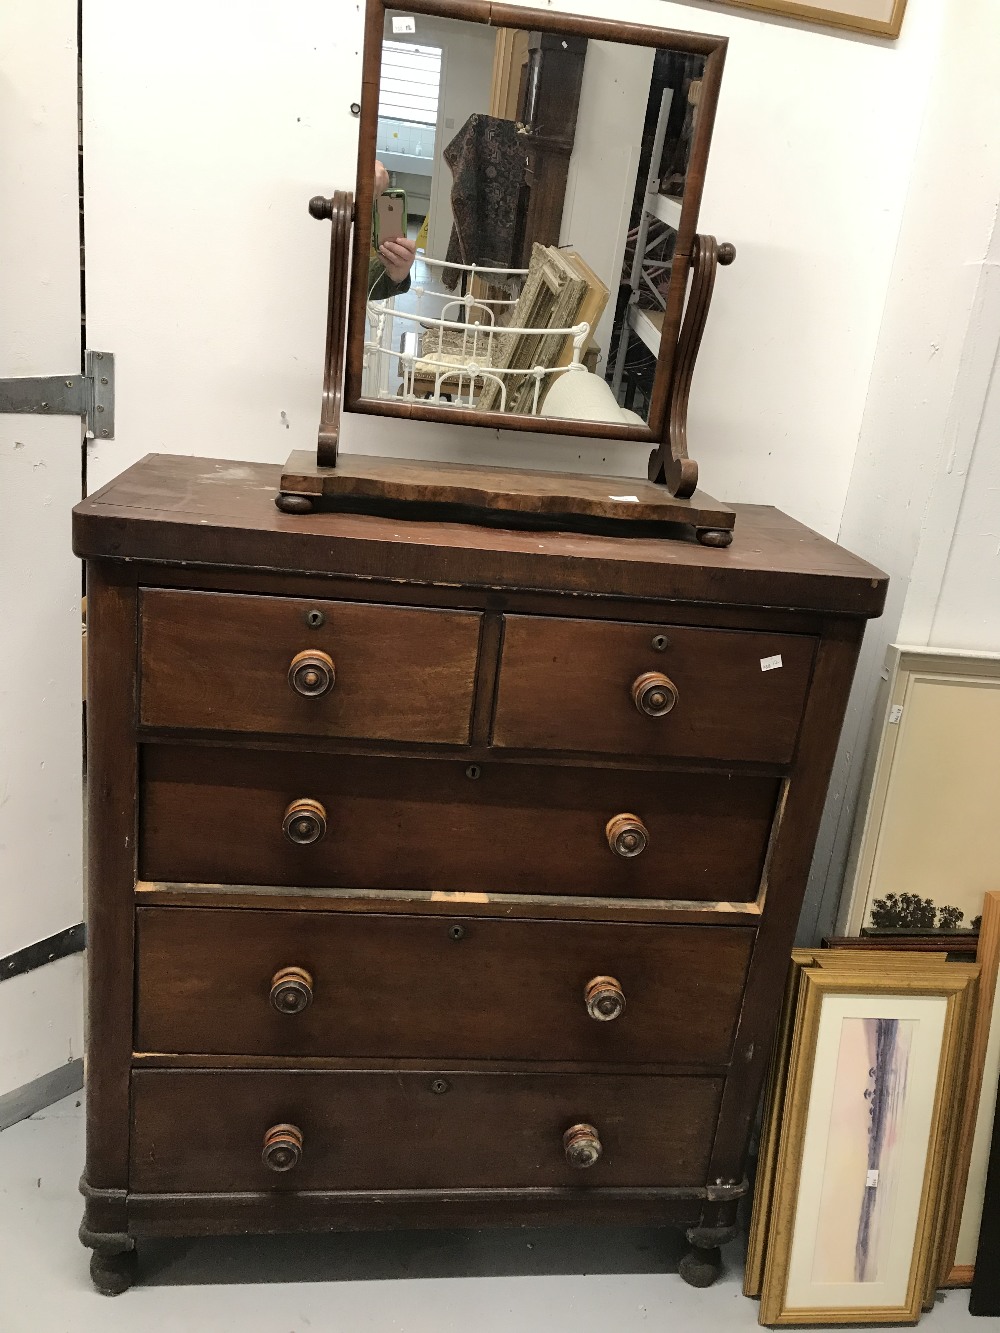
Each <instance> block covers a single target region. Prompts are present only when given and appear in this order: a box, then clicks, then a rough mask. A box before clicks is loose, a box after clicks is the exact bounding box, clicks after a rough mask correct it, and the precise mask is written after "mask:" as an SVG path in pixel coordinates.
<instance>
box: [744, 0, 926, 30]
mask: <svg viewBox="0 0 1000 1333" xmlns="http://www.w3.org/2000/svg"><path fill="white" fill-rule="evenodd" d="M728 3H729V4H731V5H735V6H736V7H737V8H739V9H757V10H760V11H761V12H762V13H765V14H776V15H778V16H779V17H782V18H785V17H787V18H795V19H802V20H803V21H804V22H806V23H820V24H823V25H824V26H826V27H831V28H845V29H847V30H848V31H850V32H863V33H868V34H870V35H871V36H874V37H889V38H893V37H898V36H899V32H900V29H901V28H902V26H903V15H904V14H905V13H906V0H842V2H841V3H840V4H835V5H831V4H824V5H805V4H799V3H798V2H797V0H728Z"/></svg>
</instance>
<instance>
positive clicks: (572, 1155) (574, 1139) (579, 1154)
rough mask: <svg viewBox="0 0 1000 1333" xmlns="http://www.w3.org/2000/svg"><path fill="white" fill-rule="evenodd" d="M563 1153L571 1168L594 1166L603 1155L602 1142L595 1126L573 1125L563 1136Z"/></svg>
mask: <svg viewBox="0 0 1000 1333" xmlns="http://www.w3.org/2000/svg"><path fill="white" fill-rule="evenodd" d="M563 1151H564V1152H565V1154H566V1161H567V1162H569V1164H570V1166H575V1167H580V1168H583V1167H586V1166H593V1165H594V1163H595V1162H596V1161H597V1159H598V1157H600V1155H601V1151H602V1149H601V1140H600V1139H599V1138H598V1136H597V1130H596V1129H595V1128H594V1126H593V1125H584V1124H580V1125H571V1126H570V1127H569V1129H567V1131H566V1133H565V1134H564V1135H563Z"/></svg>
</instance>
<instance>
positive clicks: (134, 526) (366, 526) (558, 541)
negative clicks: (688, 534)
mask: <svg viewBox="0 0 1000 1333" xmlns="http://www.w3.org/2000/svg"><path fill="white" fill-rule="evenodd" d="M280 475H281V468H280V467H279V466H278V465H275V464H267V463H239V462H230V461H226V460H220V459H205V458H189V457H184V456H180V455H175V454H151V455H148V456H147V457H146V458H144V459H142V460H141V461H140V462H138V463H136V464H135V466H134V467H131V468H129V469H128V470H127V471H126V472H123V473H122V474H121V475H120V476H119V477H116V478H115V480H114V481H111V482H109V483H108V485H107V486H104V487H103V488H102V489H101V490H99V491H97V492H96V493H95V494H94V495H92V496H90V497H89V498H88V499H86V500H84V501H83V502H82V503H81V504H79V505H77V507H76V508H75V510H74V511H73V549H74V550H75V552H76V553H77V555H80V556H83V557H85V558H86V559H110V560H130V561H142V562H147V563H153V564H158V563H162V564H170V565H197V566H201V567H210V568H216V569H239V570H253V569H259V570H268V571H278V572H286V573H289V574H318V575H340V576H346V577H349V578H350V577H353V578H359V579H368V580H403V581H405V582H407V583H417V584H431V585H433V584H445V585H450V586H456V585H463V586H472V587H489V588H498V589H501V590H513V591H518V590H524V589H530V590H538V591H544V592H555V593H559V592H565V593H585V594H589V595H592V596H607V597H625V598H648V599H654V600H668V601H689V602H701V603H707V604H715V605H729V606H769V607H775V608H789V609H800V610H808V611H818V612H827V613H832V614H841V615H852V616H861V617H867V618H870V617H873V616H878V615H880V614H881V612H882V607H883V604H884V602H885V595H886V588H887V585H888V579H887V577H886V575H885V574H883V573H882V572H881V571H880V570H878V569H876V568H875V567H874V566H873V565H870V564H868V563H867V561H864V560H861V559H859V558H858V557H857V556H854V555H852V554H851V553H850V552H849V551H845V550H844V549H843V548H842V547H840V546H837V545H836V543H834V542H831V541H829V540H827V539H826V538H825V537H821V536H820V535H819V534H818V533H816V532H813V531H811V529H809V528H807V527H805V526H803V525H802V524H801V523H797V522H796V521H795V520H794V519H791V518H789V517H788V516H787V515H786V514H783V513H781V512H780V511H779V510H777V509H773V508H771V507H769V506H764V505H737V506H735V508H736V513H737V520H736V534H735V539H734V541H733V544H732V546H730V547H728V548H725V549H714V550H713V549H710V548H706V547H704V546H700V545H699V544H698V543H697V542H696V541H695V540H694V539H693V537H692V539H691V540H683V539H678V540H670V539H663V538H647V537H606V536H596V535H584V534H580V533H568V532H536V531H515V530H510V529H506V528H487V527H477V526H474V525H471V524H465V523H446V522H440V521H423V520H416V519H402V518H389V517H375V516H371V515H362V514H348V513H315V514H309V515H289V514H283V513H281V512H280V511H279V510H278V509H276V508H275V505H274V496H275V493H276V491H277V488H278V482H279V479H280Z"/></svg>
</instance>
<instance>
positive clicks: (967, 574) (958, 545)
mask: <svg viewBox="0 0 1000 1333" xmlns="http://www.w3.org/2000/svg"><path fill="white" fill-rule="evenodd" d="M929 642H930V643H931V644H932V645H933V646H934V647H935V648H967V647H969V646H970V645H973V646H975V647H976V648H979V649H982V650H983V651H986V652H994V653H996V652H1000V359H998V360H997V361H996V362H994V368H993V377H992V380H991V382H990V388H989V395H988V397H987V399H986V404H985V407H984V410H983V416H982V423H981V425H980V428H979V433H978V438H977V440H976V447H975V451H974V452H973V455H972V462H971V465H970V466H969V470H968V481H967V484H966V487H965V494H964V495H963V497H962V506H961V510H960V512H959V516H958V524H957V527H956V530H955V535H954V540H953V543H952V546H951V550H950V552H949V555H948V563H947V566H946V569H945V576H944V580H943V582H942V585H941V592H940V594H939V596H938V600H937V605H936V607H935V611H934V620H933V623H932V625H931V632H930V636H929Z"/></svg>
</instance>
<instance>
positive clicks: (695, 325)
mask: <svg viewBox="0 0 1000 1333" xmlns="http://www.w3.org/2000/svg"><path fill="white" fill-rule="evenodd" d="M735 258H736V247H735V246H734V245H731V244H729V242H728V241H723V243H722V244H721V245H720V244H719V243H718V242H717V241H716V239H715V237H714V236H696V237H695V238H694V247H693V249H692V252H691V270H692V276H691V290H690V292H689V293H688V299H687V306H686V308H685V311H684V321H683V323H682V325H681V332H680V337H679V338H678V340H677V352H676V355H675V357H674V364H673V373H672V374H671V377H670V389H669V392H668V394H667V414H666V423H665V426H666V428H665V430H664V439H663V442H662V443H661V444H660V446H659V447H658V448H656V449H654V450H653V452H652V453H651V454H650V456H649V479H650V481H657V482H661V483H662V484H664V485H665V486H666V487H667V489H668V490H669V492H670V494H671V495H675V496H677V497H678V498H679V499H687V498H688V497H689V496H691V495H693V494H694V492H695V488H696V487H697V485H698V464H697V463H696V462H695V461H694V459H693V458H689V457H688V439H687V415H688V403H689V401H690V398H691V380H692V378H693V376H694V368H695V363H696V362H697V360H698V349H699V348H700V346H701V339H702V335H703V333H704V332H705V323H706V321H707V319H708V311H709V308H710V306H711V304H712V292H713V290H714V288H715V271H716V268H717V267H718V266H719V265H720V264H722V265H724V266H725V265H729V264H731V263H732V262H733V260H734V259H735Z"/></svg>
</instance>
